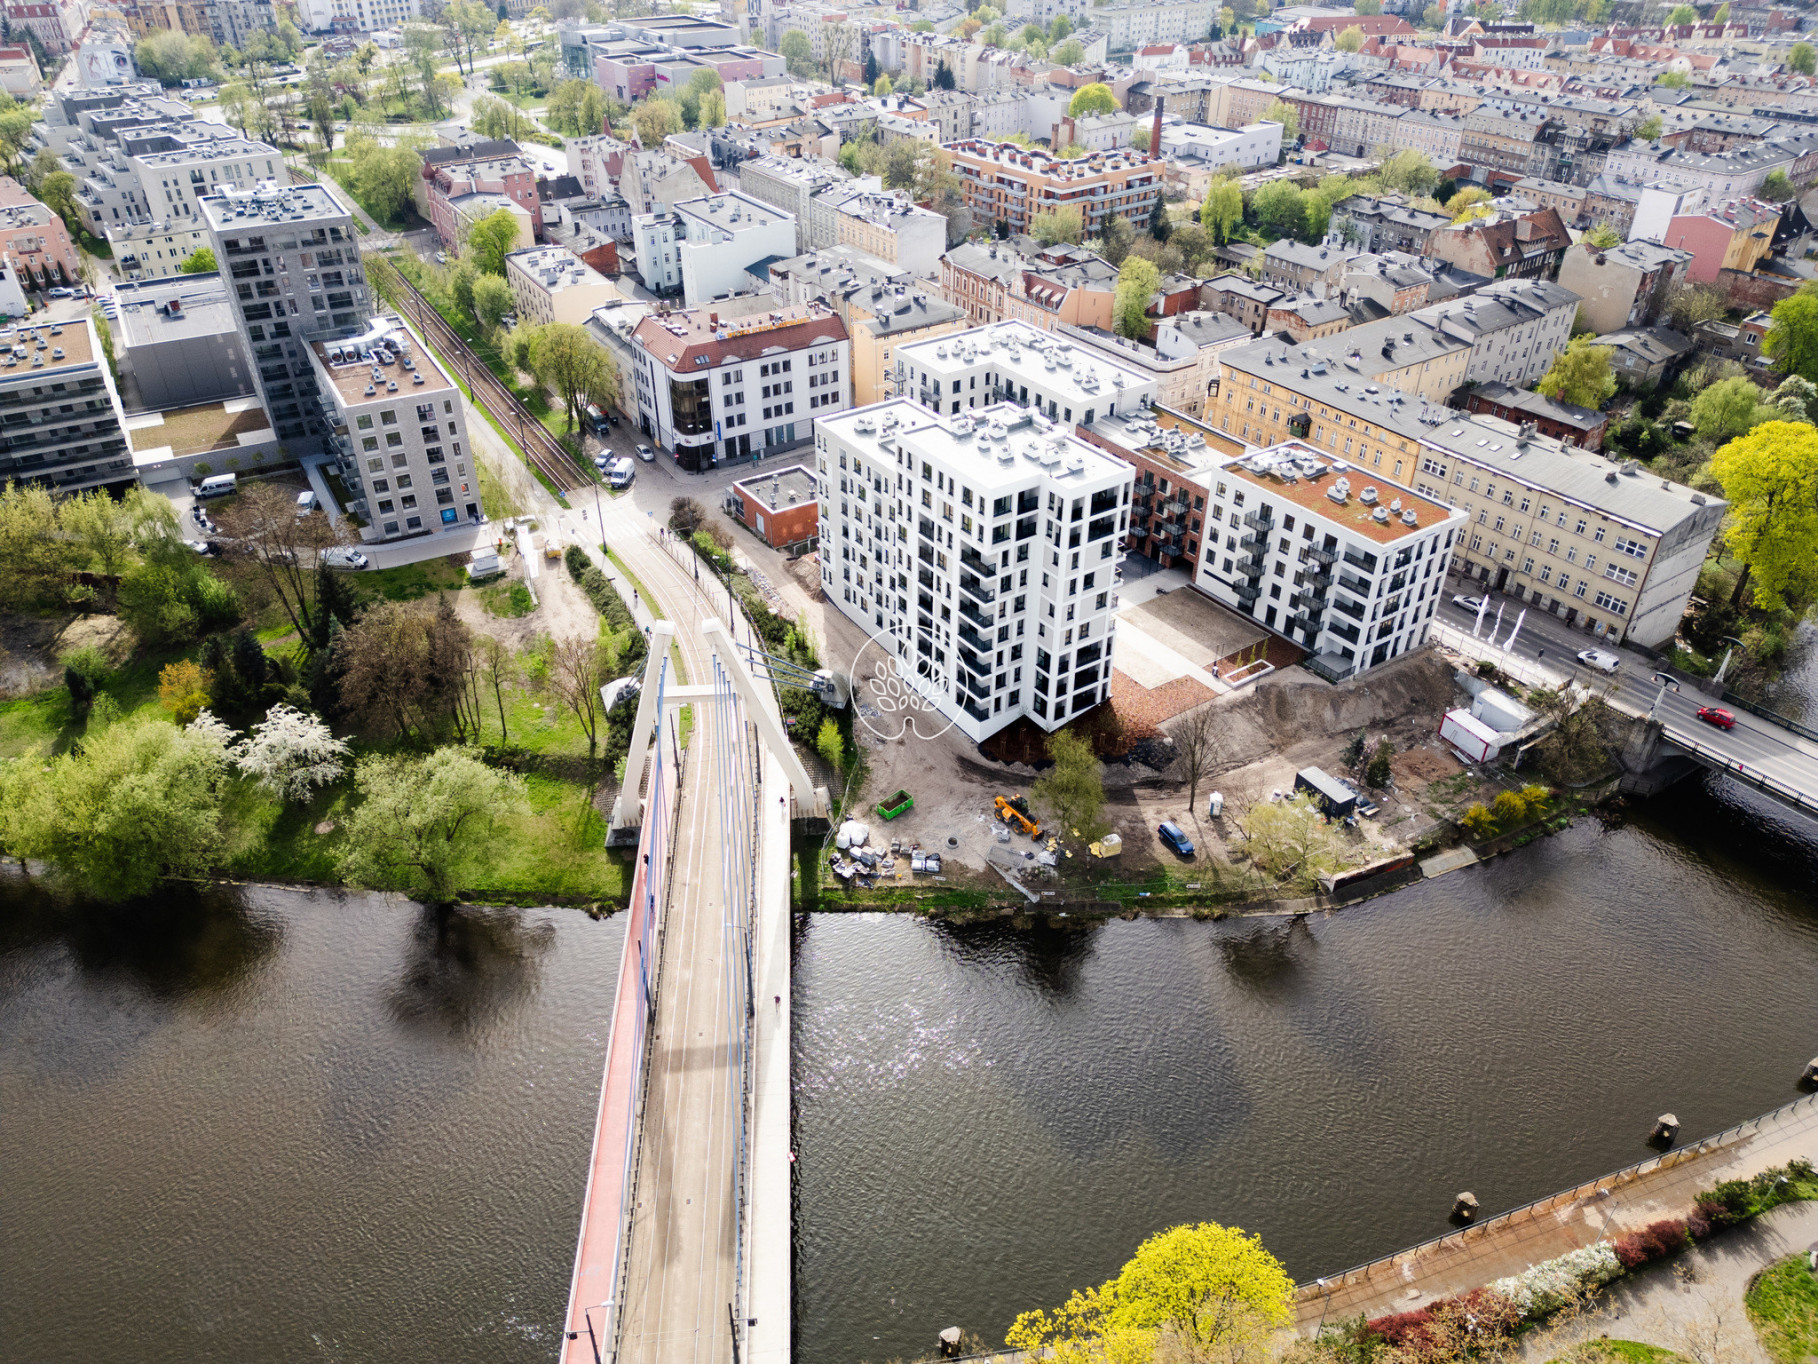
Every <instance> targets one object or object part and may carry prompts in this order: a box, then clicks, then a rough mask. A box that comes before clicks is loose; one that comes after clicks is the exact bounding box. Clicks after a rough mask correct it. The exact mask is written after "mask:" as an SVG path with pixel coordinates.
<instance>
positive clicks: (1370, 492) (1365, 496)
mask: <svg viewBox="0 0 1818 1364" xmlns="http://www.w3.org/2000/svg"><path fill="white" fill-rule="evenodd" d="M1357 500H1358V501H1359V502H1361V503H1363V504H1364V505H1365V506H1366V507H1373V506H1375V505H1376V485H1375V484H1374V483H1366V484H1365V485H1364V490H1363V491H1362V492H1360V493H1359V494H1357Z"/></svg>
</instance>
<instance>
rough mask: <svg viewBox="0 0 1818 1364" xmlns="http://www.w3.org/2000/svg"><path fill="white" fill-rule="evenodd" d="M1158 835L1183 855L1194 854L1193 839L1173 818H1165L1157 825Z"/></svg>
mask: <svg viewBox="0 0 1818 1364" xmlns="http://www.w3.org/2000/svg"><path fill="white" fill-rule="evenodd" d="M1155 832H1156V835H1157V836H1158V837H1159V838H1160V839H1161V841H1162V842H1163V843H1166V844H1167V845H1168V846H1169V847H1170V848H1172V849H1173V850H1174V851H1175V852H1176V853H1178V854H1179V855H1180V856H1182V857H1191V856H1193V851H1194V849H1193V840H1192V839H1190V838H1188V837H1187V831H1186V830H1185V829H1183V828H1181V827H1180V825H1178V824H1176V823H1175V822H1174V821H1173V820H1171V819H1164V820H1163V821H1162V822H1161V824H1160V825H1158V826H1157V827H1156V830H1155Z"/></svg>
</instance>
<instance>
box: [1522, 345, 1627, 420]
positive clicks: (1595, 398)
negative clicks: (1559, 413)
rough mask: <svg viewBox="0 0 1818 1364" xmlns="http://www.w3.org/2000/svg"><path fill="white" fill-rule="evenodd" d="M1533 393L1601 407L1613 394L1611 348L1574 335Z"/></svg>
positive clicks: (1614, 388) (1593, 407)
mask: <svg viewBox="0 0 1818 1364" xmlns="http://www.w3.org/2000/svg"><path fill="white" fill-rule="evenodd" d="M1534 390H1535V392H1537V393H1544V394H1546V395H1547V397H1549V398H1557V399H1559V401H1561V402H1563V403H1575V404H1576V405H1577V406H1579V407H1589V408H1592V409H1596V408H1600V407H1602V406H1603V404H1604V401H1605V400H1606V399H1607V398H1609V396H1610V395H1611V394H1612V393H1614V392H1615V391H1616V376H1615V375H1614V374H1613V373H1612V372H1611V371H1610V348H1609V347H1608V346H1599V345H1596V344H1594V343H1593V342H1592V340H1591V338H1590V337H1588V336H1574V337H1573V338H1572V340H1571V342H1570V343H1569V344H1568V345H1567V346H1566V348H1565V349H1564V350H1563V351H1561V352H1560V353H1559V355H1558V356H1557V357H1556V358H1555V359H1554V361H1553V367H1552V368H1551V369H1549V370H1548V371H1547V372H1546V373H1545V374H1543V375H1542V376H1541V379H1540V382H1539V383H1537V384H1535V385H1534Z"/></svg>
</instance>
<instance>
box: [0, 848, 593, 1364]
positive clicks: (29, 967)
mask: <svg viewBox="0 0 1818 1364" xmlns="http://www.w3.org/2000/svg"><path fill="white" fill-rule="evenodd" d="M621 938H622V930H621V928H620V926H619V924H618V923H617V922H616V921H610V920H609V921H607V922H605V923H594V922H593V921H591V920H589V919H588V918H587V917H586V916H585V915H583V914H581V913H579V912H578V911H574V910H553V911H520V910H480V909H459V910H455V911H453V912H452V913H449V914H447V915H437V914H435V913H433V912H429V911H424V910H421V909H419V908H418V907H416V906H413V905H410V904H408V903H406V902H404V901H401V900H395V899H390V898H385V897H375V896H358V895H347V896H338V895H329V894H319V895H309V894H303V893H299V892H292V891H282V890H252V891H247V892H245V893H243V894H240V893H229V892H210V893H208V894H205V895H203V896H200V897H198V896H195V895H192V894H186V893H177V894H173V895H172V896H170V897H168V898H166V899H165V900H162V901H160V902H159V903H157V904H154V905H149V906H147V905H141V906H131V907H126V908H121V909H112V908H92V907H82V906H70V905H66V904H62V903H60V902H59V901H57V900H56V899H54V898H51V897H47V896H44V895H42V894H40V893H38V892H37V891H35V890H34V889H32V888H30V887H29V886H25V885H22V884H21V883H20V882H19V881H18V880H17V878H16V877H14V878H11V879H8V880H6V881H4V882H0V1358H4V1359H7V1360H31V1361H34V1364H49V1362H50V1361H60V1360H92V1359H132V1360H136V1361H145V1362H147V1364H153V1362H162V1361H170V1362H171V1364H178V1362H179V1361H181V1362H182V1364H203V1362H204V1361H216V1360H219V1361H234V1362H235V1364H239V1361H245V1360H253V1359H260V1360H324V1361H354V1360H375V1361H377V1360H385V1361H395V1360H404V1359H436V1360H439V1361H475V1364H478V1362H479V1361H512V1360H525V1361H533V1360H534V1361H538V1364H546V1361H548V1360H550V1359H552V1358H553V1357H554V1355H555V1351H556V1338H557V1333H558V1331H559V1330H560V1325H561V1319H562V1313H563V1311H564V1309H565V1307H566V1305H567V1294H568V1280H569V1272H570V1269H571V1262H572V1259H573V1255H574V1244H575V1236H576V1230H577V1227H578V1222H579V1212H580V1203H581V1195H582V1191H583V1185H584V1182H585V1179H586V1172H587V1158H588V1152H589V1150H590V1149H591V1144H592V1137H593V1122H594V1116H595V1112H596V1109H597V1105H598V1096H599V1081H600V1067H601V1063H602V1058H603V1057H604V1054H605V1036H604V1030H603V1027H602V1020H604V1018H605V1017H606V1015H607V1011H608V1008H609V1006H610V1002H611V991H612V986H613V980H614V976H615V973H616V970H617V965H618V953H619V943H620V941H621Z"/></svg>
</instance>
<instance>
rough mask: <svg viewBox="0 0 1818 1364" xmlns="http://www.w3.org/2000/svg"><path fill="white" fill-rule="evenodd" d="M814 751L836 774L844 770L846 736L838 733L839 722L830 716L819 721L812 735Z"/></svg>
mask: <svg viewBox="0 0 1818 1364" xmlns="http://www.w3.org/2000/svg"><path fill="white" fill-rule="evenodd" d="M814 751H815V752H816V753H819V754H820V755H821V760H822V761H823V762H825V763H826V764H827V766H828V767H830V768H832V769H833V771H834V772H835V773H836V774H837V773H842V772H844V771H845V770H846V736H845V735H843V734H841V733H840V727H839V724H838V722H836V721H835V720H834V718H833V717H832V716H828V717H827V718H826V719H825V720H823V721H821V727H820V729H819V730H818V731H817V732H816V734H815V736H814Z"/></svg>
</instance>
